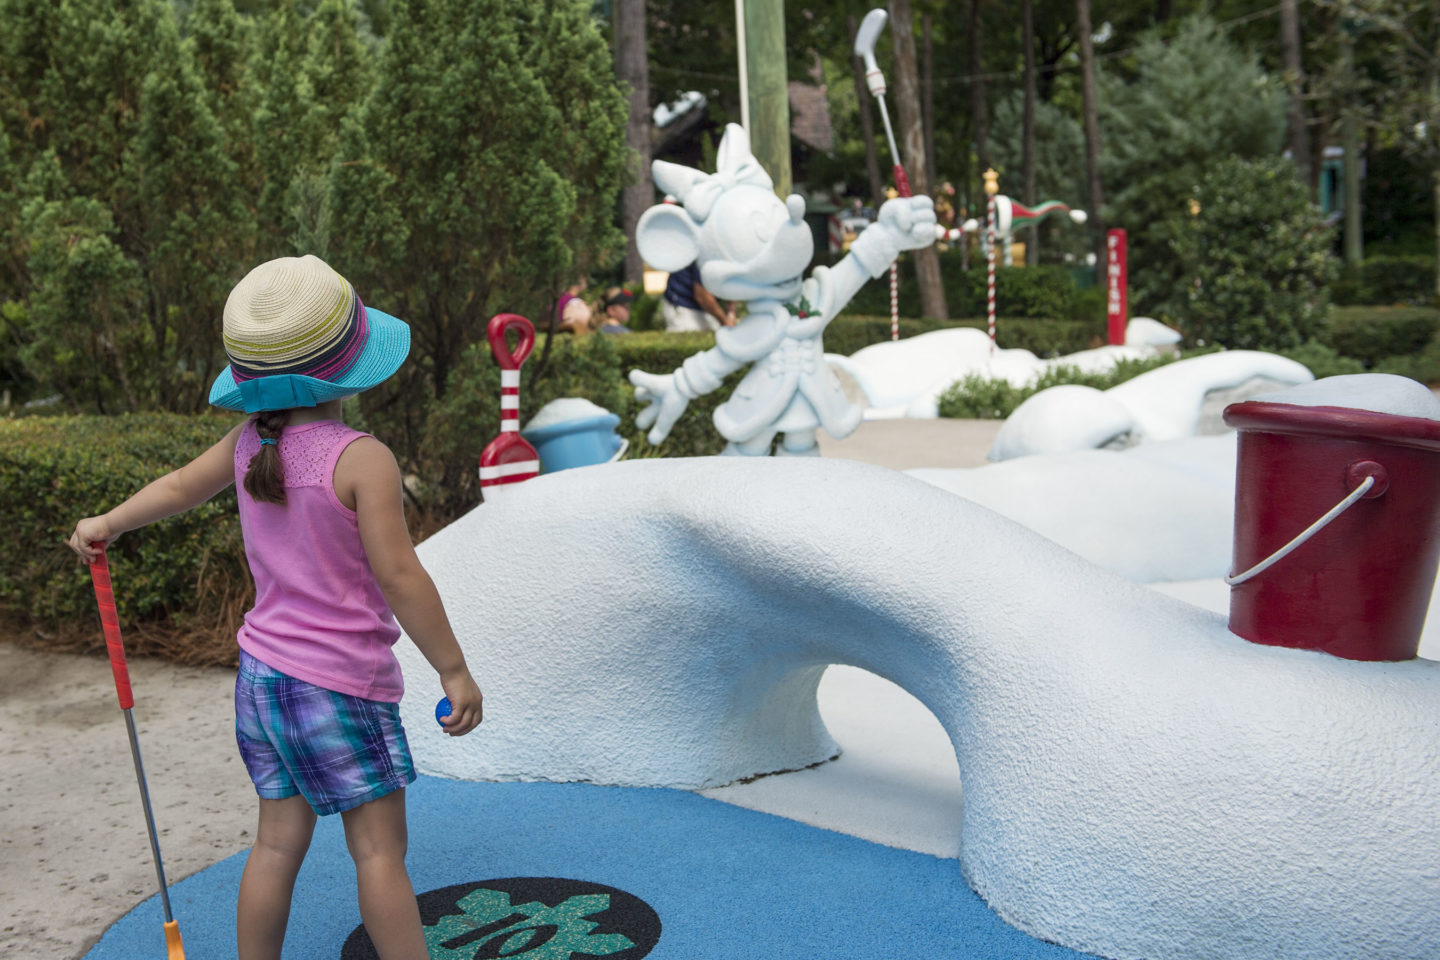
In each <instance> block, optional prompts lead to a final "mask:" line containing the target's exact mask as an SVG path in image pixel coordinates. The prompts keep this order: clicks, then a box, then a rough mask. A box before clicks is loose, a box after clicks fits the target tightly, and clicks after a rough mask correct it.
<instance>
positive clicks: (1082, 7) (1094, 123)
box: [1075, 0, 1107, 277]
mask: <svg viewBox="0 0 1440 960" xmlns="http://www.w3.org/2000/svg"><path fill="white" fill-rule="evenodd" d="M1075 12H1076V15H1077V20H1078V21H1079V23H1078V25H1077V27H1076V29H1077V31H1078V32H1079V34H1080V75H1081V92H1082V99H1083V101H1084V111H1085V174H1086V178H1087V179H1088V180H1089V183H1090V210H1089V211H1088V212H1089V214H1090V223H1091V224H1092V227H1091V229H1092V230H1094V234H1093V235H1092V240H1093V241H1094V242H1095V272H1096V276H1097V277H1098V276H1099V274H1100V271H1101V270H1104V269H1105V258H1106V255H1107V251H1106V248H1105V215H1104V208H1105V189H1104V185H1103V184H1101V182H1100V109H1099V107H1098V106H1097V105H1096V102H1095V99H1096V97H1095V41H1094V39H1093V37H1092V36H1091V32H1092V31H1091V29H1090V0H1075Z"/></svg>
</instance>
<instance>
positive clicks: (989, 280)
mask: <svg viewBox="0 0 1440 960" xmlns="http://www.w3.org/2000/svg"><path fill="white" fill-rule="evenodd" d="M999 192H1000V174H998V173H996V172H995V170H994V169H993V168H992V169H990V170H986V171H985V195H986V198H987V199H986V207H985V239H986V247H987V248H988V253H987V255H986V257H985V269H986V271H987V274H988V276H987V277H986V281H985V298H986V306H985V309H986V318H987V321H988V326H989V329H990V355H991V356H994V355H995V239H996V238H995V194H997V193H999Z"/></svg>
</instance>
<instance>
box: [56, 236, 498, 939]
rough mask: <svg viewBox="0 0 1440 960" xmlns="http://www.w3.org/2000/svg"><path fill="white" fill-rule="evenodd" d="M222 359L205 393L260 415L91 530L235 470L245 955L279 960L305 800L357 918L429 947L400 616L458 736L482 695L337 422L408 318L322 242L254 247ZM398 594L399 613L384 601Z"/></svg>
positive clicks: (369, 446)
mask: <svg viewBox="0 0 1440 960" xmlns="http://www.w3.org/2000/svg"><path fill="white" fill-rule="evenodd" d="M224 332H225V352H226V354H227V355H228V356H229V358H230V366H229V367H227V368H226V369H225V370H224V371H222V372H221V374H220V376H219V377H218V378H217V379H216V381H215V383H214V385H213V386H212V387H211V390H210V402H211V403H213V404H217V405H219V406H221V407H226V408H229V409H234V410H244V411H245V412H246V413H249V414H253V416H250V417H248V418H247V419H246V420H245V421H244V422H243V423H241V424H240V425H239V426H236V427H235V428H234V429H232V430H231V431H230V432H229V433H227V434H226V435H225V437H224V439H222V440H221V441H220V442H219V443H217V444H215V445H214V446H213V447H211V448H210V449H209V450H207V451H205V452H204V453H202V454H201V455H200V456H198V457H196V458H195V459H194V460H192V461H191V462H190V463H188V464H186V465H185V466H183V467H181V468H180V469H178V470H175V471H173V472H172V473H169V474H166V475H165V476H163V477H161V478H160V479H158V480H155V481H153V482H152V483H150V484H149V485H147V486H146V487H145V488H144V489H142V490H141V491H140V492H139V493H136V494H135V495H134V496H132V497H130V498H129V499H128V500H126V501H125V502H124V503H121V504H120V505H119V506H117V507H115V508H114V509H113V510H111V511H110V512H109V513H106V514H104V515H102V516H98V517H87V518H86V519H84V520H81V521H80V522H79V523H77V524H76V525H75V531H74V533H72V534H71V535H70V540H69V543H70V546H71V548H72V549H74V550H75V552H76V553H78V554H79V555H80V557H81V558H82V559H83V560H85V561H89V560H91V559H93V558H94V557H95V555H96V553H97V552H98V547H97V545H98V544H101V543H109V542H112V541H114V539H115V538H116V537H117V536H119V535H120V534H122V533H124V532H125V531H126V530H134V529H135V528H136V527H142V526H144V525H145V524H147V523H151V522H153V521H155V520H159V519H161V518H162V517H168V516H171V515H173V514H176V513H181V512H183V511H185V510H189V509H190V508H191V507H194V506H196V505H197V504H200V503H203V502H205V501H206V500H208V499H210V498H211V497H213V496H215V494H217V493H219V492H220V491H222V490H224V489H225V488H226V487H228V486H230V484H231V483H236V484H237V487H238V488H239V489H238V490H237V491H236V492H237V495H238V498H239V503H240V525H241V528H242V530H243V531H244V536H245V555H246V557H247V559H248V560H249V564H250V570H251V573H252V574H253V576H254V579H255V594H256V595H255V606H254V607H253V608H252V609H251V610H250V611H249V612H248V613H246V614H245V620H244V623H243V624H242V626H241V627H240V631H239V636H238V640H239V644H240V670H239V674H238V675H237V677H236V681H235V733H236V740H237V741H238V742H239V745H240V754H241V757H242V758H243V759H244V761H245V766H246V769H247V770H248V771H249V773H250V777H251V779H252V780H253V781H254V782H255V792H256V793H257V794H258V795H259V797H260V818H259V828H258V829H257V831H256V835H255V846H254V849H253V850H251V852H250V857H249V860H248V861H247V862H246V864H245V872H244V875H243V876H242V878H241V881H240V895H239V903H238V906H237V909H236V941H237V944H238V950H239V956H240V960H260V958H269V960H278V958H279V957H280V948H281V944H282V943H283V941H284V939H285V926H286V922H287V920H288V918H289V914H290V897H291V893H292V891H293V889H294V885H295V876H296V874H297V872H298V871H299V869H300V864H301V861H302V860H303V859H304V857H305V852H306V850H307V849H308V847H309V844H310V837H311V833H312V831H313V830H314V827H315V818H316V815H317V814H318V815H322V816H323V815H325V814H331V813H339V814H340V816H341V819H342V820H343V821H344V825H345V840H346V844H347V845H348V847H349V849H350V855H351V856H352V857H353V858H354V860H355V875H356V881H357V885H358V887H359V899H360V917H361V919H362V920H363V921H364V923H365V929H366V931H367V932H368V933H369V934H370V939H371V940H372V941H373V942H374V944H375V947H376V950H377V951H378V952H379V955H380V956H381V957H382V958H384V960H424V958H425V957H427V953H426V948H425V938H424V934H423V932H422V930H421V927H420V915H419V911H418V909H417V907H416V903H415V893H414V890H413V889H412V888H411V885H410V877H409V874H408V873H407V872H406V870H405V848H406V829H405V787H406V786H407V785H408V784H410V783H411V782H412V781H413V780H414V779H415V770H414V766H413V764H412V763H411V759H410V752H409V747H408V745H407V744H406V741H405V732H404V730H402V729H401V726H400V716H399V706H398V704H399V700H400V695H401V693H402V689H403V685H402V680H401V674H400V665H399V663H398V661H396V659H395V655H394V653H393V652H392V651H391V649H390V648H391V645H393V644H394V643H395V640H396V639H397V638H398V637H399V634H400V627H399V626H397V625H396V621H397V620H398V621H399V624H400V625H403V627H404V628H405V632H406V633H407V634H408V635H409V636H410V638H411V639H412V640H413V641H414V642H415V645H416V646H417V647H419V648H420V651H421V652H422V653H423V654H424V655H425V658H426V659H427V660H429V662H430V664H431V666H433V667H434V668H435V670H436V672H437V673H439V675H440V685H441V686H442V687H443V688H444V691H445V695H446V696H447V697H449V698H450V704H451V712H450V714H449V716H447V717H445V718H444V721H443V722H444V724H445V731H446V733H448V734H450V735H451V736H455V737H458V736H462V735H464V734H466V733H469V732H470V731H471V730H472V729H474V728H475V726H476V725H477V724H478V723H480V720H481V716H482V700H481V693H480V689H479V687H477V686H476V684H475V680H474V679H473V678H472V677H471V676H470V671H469V669H468V668H467V667H466V664H465V656H464V654H463V653H462V652H461V650H460V646H459V644H458V643H457V642H456V640H455V635H454V633H453V631H452V630H451V627H450V622H449V619H448V618H447V617H446V614H445V608H444V606H443V605H442V604H441V601H440V595H439V593H438V592H437V591H436V589H435V585H434V583H433V582H432V581H431V579H430V576H429V574H427V573H426V572H425V570H424V568H423V567H421V566H420V562H419V560H418V559H417V558H416V556H415V549H414V547H413V546H412V545H411V543H410V536H409V532H408V530H407V528H406V526H405V517H404V514H403V510H402V504H401V486H400V471H399V468H398V467H397V465H396V462H395V457H394V455H393V454H391V452H390V450H389V448H388V447H386V446H385V445H384V444H383V443H381V442H380V441H378V440H376V439H375V438H373V437H371V436H368V435H366V434H363V433H360V432H359V431H357V430H353V429H351V428H349V427H347V426H345V425H344V424H343V423H341V422H340V419H339V418H340V405H341V403H342V401H343V400H344V398H345V397H347V396H351V395H353V394H355V393H358V392H360V391H361V390H365V389H367V388H368V387H372V386H374V385H375V384H377V383H379V382H381V381H382V380H384V379H386V378H387V377H389V376H390V375H391V374H392V373H394V372H395V370H396V369H397V368H398V367H399V366H400V364H401V362H402V361H403V360H404V359H405V356H406V354H407V353H408V352H409V348H410V328H409V327H407V326H406V325H405V324H404V323H403V322H401V321H400V320H397V319H395V318H394V317H391V316H388V315H386V314H383V313H381V312H380V311H378V310H375V309H373V308H367V307H366V306H365V305H364V304H363V303H361V302H360V299H359V298H358V297H357V296H356V295H355V291H354V290H353V289H352V288H351V286H350V284H349V283H348V282H346V280H345V279H344V278H343V277H341V276H340V275H339V274H337V273H336V272H335V271H334V270H332V269H331V268H330V267H329V266H328V265H326V264H325V263H324V262H323V261H321V260H320V259H318V258H316V257H310V256H307V257H301V258H284V259H280V260H271V261H270V262H268V263H264V264H261V265H260V266H258V267H256V268H255V269H254V270H252V271H251V272H250V274H249V275H248V276H246V277H245V279H243V280H241V281H240V282H239V283H238V284H237V285H236V286H235V289H234V290H232V291H231V293H230V296H229V298H228V299H227V301H226V303H225V316H224ZM392 611H393V613H392Z"/></svg>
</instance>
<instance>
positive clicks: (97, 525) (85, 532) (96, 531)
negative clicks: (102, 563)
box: [65, 517, 120, 563]
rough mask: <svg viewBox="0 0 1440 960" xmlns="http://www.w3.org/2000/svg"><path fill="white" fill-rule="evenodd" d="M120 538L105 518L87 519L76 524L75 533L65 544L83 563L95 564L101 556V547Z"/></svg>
mask: <svg viewBox="0 0 1440 960" xmlns="http://www.w3.org/2000/svg"><path fill="white" fill-rule="evenodd" d="M118 536H120V534H118V533H116V532H115V531H113V530H111V529H110V523H109V521H107V520H106V519H105V518H104V517H86V518H85V519H84V520H81V521H80V522H79V523H77V524H75V532H74V533H72V534H70V539H69V540H67V541H65V542H66V543H67V544H68V545H69V547H70V549H71V550H74V551H75V552H76V553H77V554H79V555H80V559H81V561H83V562H85V563H93V562H94V561H95V558H96V557H98V556H99V555H100V550H99V546H104V545H106V544H110V543H114V542H115V538H116V537H118ZM97 545H98V546H97Z"/></svg>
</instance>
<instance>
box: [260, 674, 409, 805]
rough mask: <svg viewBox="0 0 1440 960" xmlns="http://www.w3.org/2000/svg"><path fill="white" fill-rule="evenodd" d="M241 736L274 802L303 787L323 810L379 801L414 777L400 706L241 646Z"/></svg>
mask: <svg viewBox="0 0 1440 960" xmlns="http://www.w3.org/2000/svg"><path fill="white" fill-rule="evenodd" d="M235 740H236V742H237V743H238V744H239V745H240V757H241V759H242V760H244V761H245V769H246V770H248V771H249V773H250V779H251V780H253V781H254V782H255V792H256V793H257V794H259V795H260V796H261V797H263V798H265V799H267V800H283V799H285V798H286V797H293V796H295V795H296V794H297V793H298V794H300V795H302V796H303V797H304V798H305V801H306V802H307V803H309V804H310V806H311V807H312V808H314V810H315V812H316V813H317V814H319V815H321V816H325V815H326V814H331V813H341V812H343V811H345V810H350V809H352V808H354V807H358V806H360V804H362V803H368V802H369V801H371V800H378V799H379V798H380V797H383V796H385V795H386V794H387V793H392V792H394V791H396V790H399V789H402V788H404V787H406V786H408V785H409V784H410V783H412V782H413V781H414V780H415V764H414V763H413V762H412V761H411V759H410V746H409V744H407V743H406V742H405V731H404V729H403V728H402V727H401V726H400V705H399V704H396V703H381V702H379V701H376V700H366V699H364V698H363V697H355V696H351V695H350V694H346V693H336V692H335V691H333V690H326V689H325V688H323V687H317V686H315V684H313V683H306V682H305V681H304V680H296V679H295V678H294V677H289V676H286V675H285V674H283V673H281V672H280V671H279V670H275V669H273V668H271V667H269V666H266V665H265V664H263V663H261V662H260V661H259V660H256V659H255V658H254V657H252V656H250V655H249V654H248V653H246V652H245V651H243V650H242V651H240V671H239V673H237V674H236V676H235Z"/></svg>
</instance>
